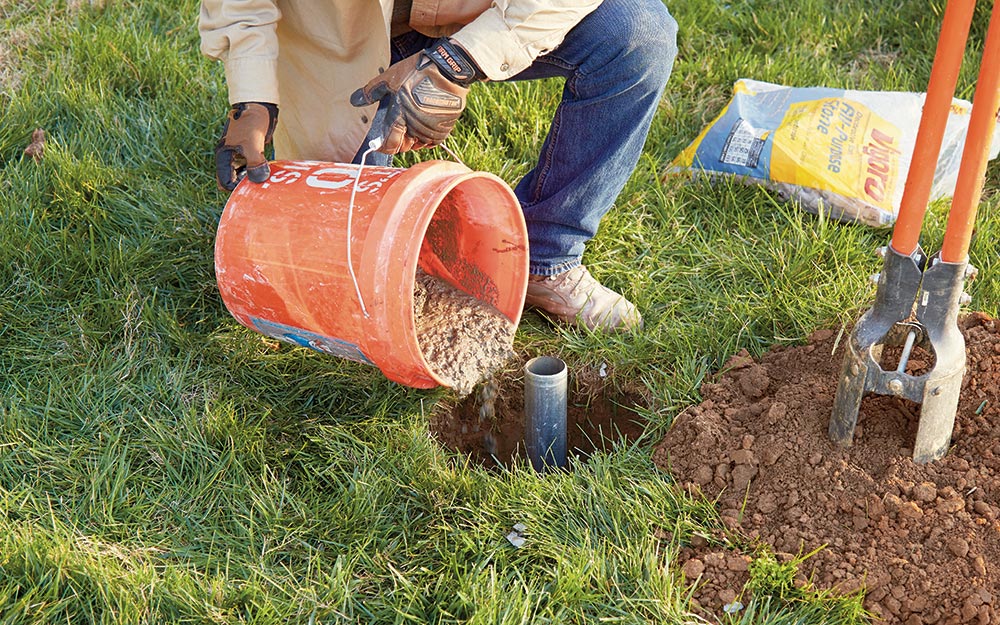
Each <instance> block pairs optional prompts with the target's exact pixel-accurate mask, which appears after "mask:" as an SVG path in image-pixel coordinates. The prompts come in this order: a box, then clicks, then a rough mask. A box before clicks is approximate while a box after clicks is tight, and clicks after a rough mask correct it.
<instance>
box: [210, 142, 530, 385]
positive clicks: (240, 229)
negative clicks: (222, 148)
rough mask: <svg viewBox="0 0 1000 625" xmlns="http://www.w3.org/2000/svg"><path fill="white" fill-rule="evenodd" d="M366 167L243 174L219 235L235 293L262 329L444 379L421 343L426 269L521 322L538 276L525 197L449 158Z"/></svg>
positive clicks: (221, 270) (312, 165) (241, 312)
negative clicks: (249, 177) (259, 180)
mask: <svg viewBox="0 0 1000 625" xmlns="http://www.w3.org/2000/svg"><path fill="white" fill-rule="evenodd" d="M357 176H358V166H356V165H345V164H340V163H323V162H315V161H276V162H274V163H272V164H271V176H270V178H269V179H268V181H267V182H265V183H263V184H252V183H248V182H243V183H241V184H240V185H239V186H237V187H236V190H235V191H234V192H233V193H232V195H231V196H230V198H229V201H228V202H227V203H226V207H225V209H224V210H223V212H222V217H221V219H220V221H219V229H218V233H217V236H216V240H215V274H216V280H217V281H218V285H219V292H220V293H221V295H222V300H223V302H225V305H226V308H227V309H228V310H229V312H230V313H232V315H233V316H234V317H235V318H236V319H237V320H238V321H239V322H240V323H242V324H243V325H245V326H247V327H248V328H251V329H253V330H256V331H257V332H260V333H261V334H265V335H267V336H270V337H273V338H276V339H279V340H282V341H285V342H289V343H293V344H296V345H302V346H305V347H311V348H312V349H315V350H317V351H321V352H325V353H328V354H333V355H336V356H339V357H342V358H347V359H350V360H355V361H359V362H366V363H370V364H374V365H375V366H377V367H378V368H379V369H381V370H382V373H383V374H385V376H386V377H387V378H389V379H390V380H393V381H395V382H399V383H400V384H405V385H407V386H412V387H416V388H431V387H434V386H439V385H444V384H446V382H445V381H443V380H442V379H440V378H439V377H438V376H437V375H436V373H435V372H434V371H433V370H432V369H431V367H430V366H429V365H428V363H427V361H426V360H425V359H424V356H423V353H422V352H421V348H420V345H419V343H418V337H417V333H416V328H415V325H414V315H413V288H414V281H415V276H416V271H417V267H418V265H419V266H420V267H421V268H422V269H423V270H424V271H426V272H427V273H430V274H432V275H434V276H437V277H438V278H441V279H442V280H445V281H447V282H448V283H450V284H451V285H453V286H454V287H456V288H458V289H460V290H462V291H464V292H465V293H468V294H469V295H472V296H473V297H476V298H478V299H480V300H482V301H484V302H487V303H489V304H491V305H492V306H494V307H495V308H496V309H497V310H499V311H500V312H501V313H503V314H504V315H505V316H506V317H507V318H508V319H510V320H511V322H513V323H514V324H515V325H517V323H518V322H519V321H520V319H521V310H522V307H523V306H524V296H525V290H526V287H527V280H528V234H527V230H526V229H525V225H524V216H523V215H522V214H521V208H520V205H519V203H518V201H517V198H516V197H515V196H514V193H513V191H511V189H510V187H509V186H508V185H507V184H506V183H505V182H504V181H503V180H501V179H500V178H498V177H496V176H494V175H492V174H489V173H484V172H476V171H472V170H470V169H469V168H468V167H465V166H464V165H460V164H458V163H451V162H447V161H428V162H424V163H420V164H418V165H415V166H413V167H411V168H409V169H399V168H390V167H372V166H365V167H364V168H363V169H362V170H361V175H360V180H358V181H357V186H356V188H355V179H356V177H357ZM352 194H353V195H354V199H353V205H352V202H351V197H352ZM348 234H350V236H348ZM348 254H350V259H351V261H350V263H349V262H348ZM352 273H353V276H352Z"/></svg>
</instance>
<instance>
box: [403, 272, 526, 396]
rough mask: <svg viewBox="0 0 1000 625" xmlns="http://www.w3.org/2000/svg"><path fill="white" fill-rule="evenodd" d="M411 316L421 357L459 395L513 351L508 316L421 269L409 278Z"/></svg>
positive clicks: (512, 326) (462, 394) (508, 356)
mask: <svg viewBox="0 0 1000 625" xmlns="http://www.w3.org/2000/svg"><path fill="white" fill-rule="evenodd" d="M413 316H414V323H415V325H416V330H417V343H418V344H419V345H420V350H421V352H422V353H423V355H424V359H425V360H427V364H429V365H430V367H431V369H432V370H433V371H434V373H436V374H437V375H438V377H440V378H441V379H442V380H446V381H447V382H448V386H450V387H452V388H453V389H454V390H455V392H456V393H458V394H459V395H460V396H465V395H468V394H469V393H471V392H472V389H474V388H475V387H476V384H478V383H479V382H480V381H482V380H484V379H486V378H487V377H489V376H490V375H492V374H493V372H494V371H497V370H498V369H499V368H500V367H502V366H503V365H504V363H506V362H507V361H508V360H510V359H511V358H513V357H514V349H513V345H514V332H515V330H517V328H516V327H515V326H514V324H513V323H512V322H511V320H510V319H508V318H507V317H505V316H504V315H503V313H501V312H500V311H499V310H497V309H496V308H494V307H493V306H490V305H489V304H487V303H486V302H483V301H481V300H479V299H476V298H475V297H472V296H471V295H468V294H466V293H463V292H462V291H460V290H458V289H456V288H455V287H453V286H452V285H450V284H448V283H447V282H445V281H444V280H441V279H439V278H436V277H434V276H432V275H430V274H428V273H426V272H423V271H418V272H417V275H416V281H415V283H414V288H413Z"/></svg>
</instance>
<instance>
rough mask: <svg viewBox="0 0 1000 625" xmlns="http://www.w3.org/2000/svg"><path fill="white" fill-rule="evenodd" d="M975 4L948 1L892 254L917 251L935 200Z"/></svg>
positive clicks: (893, 239) (894, 234)
mask: <svg viewBox="0 0 1000 625" xmlns="http://www.w3.org/2000/svg"><path fill="white" fill-rule="evenodd" d="M975 9H976V0H949V1H948V3H947V5H946V6H945V9H944V18H943V20H942V24H941V36H940V37H939V38H938V44H937V51H936V52H935V55H934V65H933V66H932V67H931V77H930V81H929V82H928V84H927V95H926V97H925V98H924V108H923V112H922V114H921V115H920V125H919V127H918V128H917V139H916V144H915V145H914V146H913V157H912V158H911V159H910V169H909V172H908V174H907V176H906V185H905V186H904V187H903V199H902V201H901V203H900V207H899V215H898V216H897V217H896V226H895V227H894V228H893V231H892V241H891V245H892V249H894V250H896V251H897V252H899V253H900V254H902V255H903V256H909V255H910V254H911V253H913V250H915V249H916V247H917V242H918V240H919V238H920V230H921V228H922V227H923V222H924V214H925V213H926V212H927V201H928V200H929V199H930V196H931V184H932V183H933V181H934V169H935V168H936V167H937V160H938V153H939V152H940V151H941V142H942V141H943V139H944V130H945V126H946V125H947V123H948V113H949V111H950V110H951V99H952V97H953V96H954V94H955V85H957V84H958V73H959V71H960V70H961V67H962V56H963V55H964V54H965V44H966V42H967V41H968V38H969V28H970V27H971V26H972V14H973V13H974V12H975Z"/></svg>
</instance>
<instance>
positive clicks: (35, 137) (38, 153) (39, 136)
mask: <svg viewBox="0 0 1000 625" xmlns="http://www.w3.org/2000/svg"><path fill="white" fill-rule="evenodd" d="M24 153H25V154H27V155H28V156H30V157H31V158H32V159H33V160H34V161H35V162H36V163H37V162H38V161H40V160H42V156H44V155H45V131H44V130H42V129H41V128H36V129H35V130H34V132H32V133H31V143H29V144H28V147H26V148H24Z"/></svg>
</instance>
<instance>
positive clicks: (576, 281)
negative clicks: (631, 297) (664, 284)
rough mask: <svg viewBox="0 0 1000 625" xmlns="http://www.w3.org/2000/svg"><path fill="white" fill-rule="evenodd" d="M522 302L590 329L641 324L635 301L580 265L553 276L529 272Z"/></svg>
mask: <svg viewBox="0 0 1000 625" xmlns="http://www.w3.org/2000/svg"><path fill="white" fill-rule="evenodd" d="M524 303H525V305H526V306H532V307H534V308H540V309H542V310H543V311H545V312H547V313H549V314H550V315H552V316H554V317H556V318H558V319H559V320H561V321H564V322H566V323H575V324H580V325H583V326H586V327H588V328H590V329H591V330H597V329H601V330H625V331H627V330H632V329H633V328H641V327H642V315H640V314H639V311H638V310H637V309H636V307H635V305H634V304H633V303H632V302H630V301H628V300H627V299H625V298H624V297H622V296H621V295H620V294H618V293H615V292H614V291H612V290H611V289H609V288H607V287H606V286H604V285H602V284H601V283H600V282H598V281H597V280H595V279H594V277H593V276H592V275H590V272H589V271H587V268H586V267H584V266H583V265H580V266H578V267H574V268H573V269H570V270H569V271H564V272H563V273H560V274H556V275H554V276H535V275H533V276H530V277H529V278H528V294H527V296H526V297H525V300H524Z"/></svg>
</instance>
